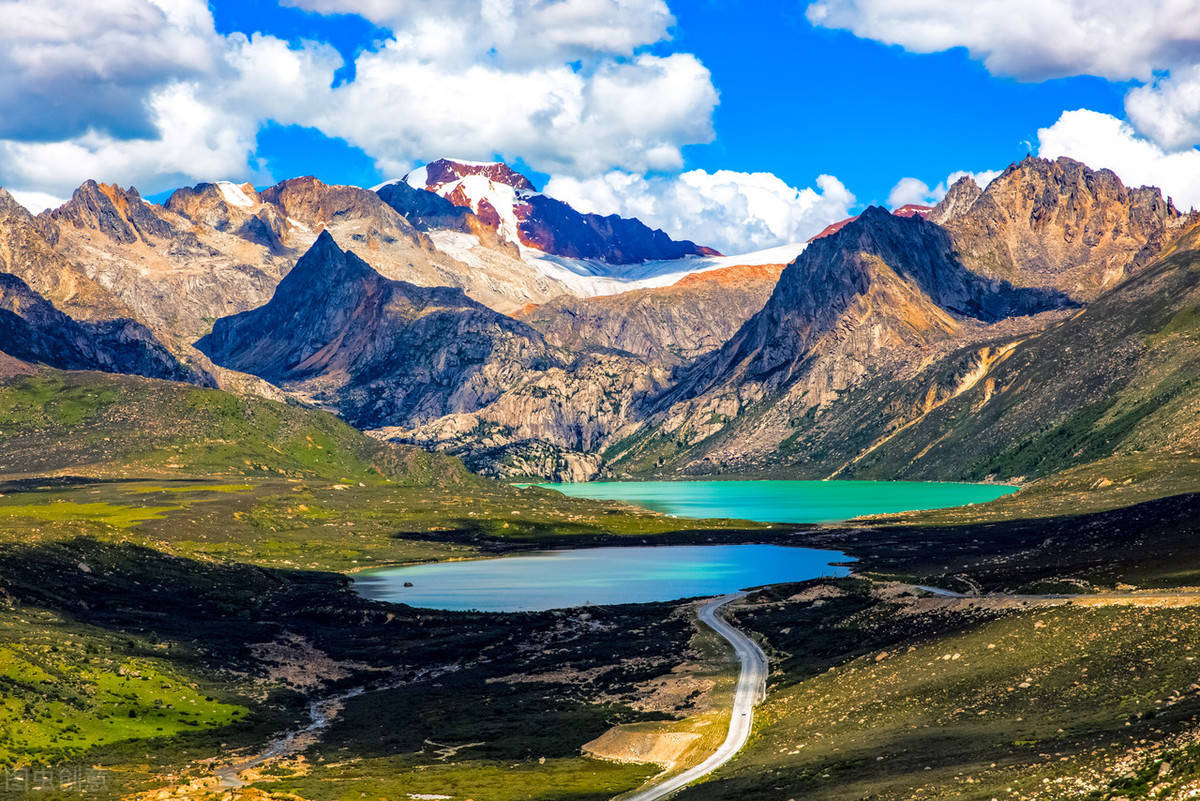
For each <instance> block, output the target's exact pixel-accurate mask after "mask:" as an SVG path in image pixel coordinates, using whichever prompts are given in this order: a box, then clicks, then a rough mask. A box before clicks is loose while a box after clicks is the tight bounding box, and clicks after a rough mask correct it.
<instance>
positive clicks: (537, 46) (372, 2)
mask: <svg viewBox="0 0 1200 801" xmlns="http://www.w3.org/2000/svg"><path fill="white" fill-rule="evenodd" d="M285 4H286V5H293V6H297V7H299V8H303V9H306V10H308V11H315V12H318V13H321V14H359V15H361V16H363V17H366V18H367V19H369V20H371V21H372V22H375V23H376V24H378V25H382V26H384V27H386V28H389V29H390V30H391V31H392V32H393V33H394V35H395V37H396V40H397V41H398V42H400V43H401V44H402V45H403V46H404V48H405V49H406V50H407V51H409V52H410V53H412V54H413V55H416V56H417V57H419V58H425V59H430V60H435V61H438V62H441V63H445V62H447V61H449V60H450V58H451V57H453V56H458V57H460V58H464V59H465V60H467V61H475V60H477V59H478V58H479V57H482V56H487V57H488V59H489V61H491V62H493V63H498V64H501V65H504V66H506V67H514V66H522V65H534V64H559V65H561V64H564V63H566V62H569V61H575V60H577V59H583V58H592V57H595V56H603V55H610V54H612V55H620V56H629V55H632V54H633V53H634V51H635V50H636V49H637V48H638V47H640V46H642V45H648V44H653V43H654V42H658V41H660V40H662V39H665V38H667V36H668V32H669V29H670V27H671V26H672V25H674V24H675V18H674V17H673V16H672V15H671V12H670V9H668V8H667V4H666V3H665V2H664V0H287V1H286V3H285Z"/></svg>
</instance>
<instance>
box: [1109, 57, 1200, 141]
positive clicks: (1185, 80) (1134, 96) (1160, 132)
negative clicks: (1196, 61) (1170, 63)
mask: <svg viewBox="0 0 1200 801" xmlns="http://www.w3.org/2000/svg"><path fill="white" fill-rule="evenodd" d="M1125 113H1126V114H1127V115H1128V116H1129V120H1130V122H1132V123H1133V124H1134V126H1135V127H1136V128H1137V129H1138V130H1139V131H1141V132H1142V133H1144V134H1145V135H1146V136H1149V137H1150V138H1151V139H1153V140H1154V141H1156V142H1158V143H1159V144H1160V145H1162V146H1163V147H1165V148H1168V149H1171V150H1181V149H1185V148H1190V147H1192V146H1193V145H1195V144H1197V143H1200V66H1191V67H1181V68H1178V69H1175V70H1173V71H1172V73H1171V75H1170V76H1168V77H1165V78H1162V79H1160V80H1158V81H1156V82H1155V83H1153V84H1148V85H1146V86H1139V87H1137V88H1135V89H1132V90H1130V92H1129V93H1128V94H1127V95H1126V96H1125Z"/></svg>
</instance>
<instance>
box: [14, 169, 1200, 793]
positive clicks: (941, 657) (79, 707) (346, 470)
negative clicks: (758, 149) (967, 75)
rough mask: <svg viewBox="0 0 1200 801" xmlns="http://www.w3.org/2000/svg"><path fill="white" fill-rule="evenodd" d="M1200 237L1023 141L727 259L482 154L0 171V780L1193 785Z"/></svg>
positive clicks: (280, 784) (162, 786)
mask: <svg viewBox="0 0 1200 801" xmlns="http://www.w3.org/2000/svg"><path fill="white" fill-rule="evenodd" d="M1198 222H1200V220H1198V219H1197V218H1196V216H1195V214H1194V213H1183V212H1180V211H1179V210H1178V209H1176V208H1175V206H1174V205H1172V203H1171V202H1170V201H1169V200H1167V199H1165V198H1164V197H1163V196H1162V193H1160V192H1158V191H1157V190H1155V189H1153V188H1146V187H1140V188H1130V187H1127V186H1126V185H1125V184H1124V183H1122V182H1121V180H1120V179H1119V178H1118V177H1117V176H1116V175H1115V174H1114V173H1112V172H1110V171H1107V170H1093V169H1091V168H1089V167H1087V166H1085V165H1083V164H1081V163H1079V162H1076V161H1072V160H1070V159H1056V160H1049V159H1037V158H1032V157H1031V158H1029V159H1025V160H1023V161H1020V162H1017V163H1014V164H1012V165H1011V166H1009V167H1008V168H1007V169H1006V170H1005V171H1003V172H1002V173H1000V174H999V175H998V176H997V177H995V178H993V179H992V180H991V181H990V182H989V183H987V185H986V186H979V185H977V184H976V183H974V181H973V179H971V178H969V177H968V178H964V179H962V180H961V181H959V182H958V183H955V184H954V185H953V186H952V187H951V188H950V190H949V191H948V193H947V194H946V196H945V198H944V199H943V200H942V201H941V202H940V203H938V204H937V205H936V206H925V205H920V204H910V205H906V206H902V207H897V208H896V209H895V210H894V212H892V211H888V210H887V209H884V208H882V207H879V206H870V207H868V208H866V209H864V210H863V211H862V213H861V214H858V215H856V216H855V217H853V218H851V219H847V220H845V221H841V222H838V223H835V224H834V225H831V226H829V228H828V229H826V230H825V231H824V232H822V233H821V234H820V235H818V236H817V237H814V238H812V239H811V240H810V241H808V242H801V243H797V244H795V245H789V246H784V247H782V248H772V249H768V250H765V251H757V252H751V253H746V254H741V255H722V254H720V253H718V252H717V251H716V250H714V249H713V248H711V247H707V246H705V245H703V244H698V243H695V242H691V241H687V240H682V239H673V238H671V237H670V236H668V235H667V234H665V233H663V232H662V231H658V230H655V229H653V228H651V227H650V226H647V225H645V224H643V223H642V222H640V221H639V220H636V219H632V218H622V217H616V216H601V215H597V214H592V213H584V212H579V211H576V210H575V209H574V208H572V207H571V206H570V205H568V204H567V203H565V202H563V201H561V200H558V199H556V198H554V197H551V196H549V195H548V194H545V193H542V192H538V191H537V189H536V188H535V185H534V183H533V181H532V180H530V178H528V177H527V176H525V175H523V174H522V173H521V172H520V171H518V170H516V169H514V168H513V167H511V166H509V165H506V164H503V163H499V162H495V163H492V162H474V161H459V160H451V159H441V160H438V161H434V162H430V163H429V164H428V165H426V166H425V167H421V168H417V169H415V170H413V171H412V172H410V173H408V174H407V175H406V176H405V177H404V178H402V179H398V180H395V181H388V182H385V183H384V184H381V185H379V186H377V187H376V188H375V189H365V188H361V187H354V186H337V185H332V184H326V183H324V182H322V181H319V180H317V179H316V178H311V177H307V178H305V177H301V178H293V179H289V180H285V181H282V182H278V183H276V184H274V185H272V186H264V187H255V186H253V185H248V184H247V185H235V184H232V183H229V182H214V183H201V184H197V185H195V186H191V187H183V188H180V189H178V190H176V191H174V192H173V193H170V194H169V195H168V196H167V198H166V199H165V200H164V201H163V202H162V203H161V204H160V203H153V202H148V201H145V200H144V199H143V198H142V197H141V195H140V194H139V193H138V192H137V190H135V189H133V188H132V187H130V188H126V189H122V188H121V187H118V186H115V185H110V184H102V183H98V182H95V181H88V182H86V183H84V184H83V185H82V186H80V187H79V189H78V190H77V191H76V192H75V193H74V195H73V196H72V198H71V199H70V200H69V201H67V202H66V203H65V204H64V205H62V206H61V207H59V208H57V209H53V210H49V211H46V212H43V213H41V214H38V215H33V214H30V213H29V212H27V211H26V210H25V209H24V208H22V207H20V206H19V205H18V204H16V203H15V202H14V201H12V200H11V198H10V197H9V196H8V195H7V194H5V193H0V607H2V610H3V614H0V627H2V628H3V631H4V636H3V641H2V642H0V653H2V656H0V710H3V712H0V767H2V768H3V769H4V770H6V771H7V773H6V776H7V777H8V779H9V781H7V782H6V783H5V785H4V790H5V794H6V797H22V798H25V797H31V798H45V799H47V801H49V799H54V798H61V797H64V794H66V793H71V792H74V791H75V790H74V789H73V788H74V787H76V785H70V786H63V785H62V784H61V782H59V781H58V780H57V779H53V780H51V779H47V776H52V777H53V776H58V777H60V778H61V776H62V775H63V771H75V774H72V775H76V774H77V775H78V777H80V778H78V781H80V782H81V781H83V778H82V777H83V776H84V775H85V769H86V771H90V773H87V775H89V776H91V777H92V778H93V779H94V780H95V782H99V779H100V778H101V777H102V778H103V785H104V786H103V787H93V788H92V789H91V790H89V794H91V795H94V796H95V797H99V798H113V799H118V798H120V799H138V801H158V800H159V799H166V798H186V799H197V800H199V799H214V800H215V799H220V801H252V800H253V801H268V800H276V799H278V800H282V799H285V798H286V799H304V800H305V801H335V800H336V801H341V800H342V799H346V801H355V799H361V798H384V799H389V801H390V800H391V799H406V798H416V799H430V798H437V799H453V800H455V801H461V800H462V799H468V798H470V799H475V800H476V801H509V799H511V800H512V801H518V800H524V799H536V800H537V801H562V800H563V799H572V801H589V800H591V799H595V800H596V801H601V800H602V799H611V798H632V799H637V798H651V797H654V798H657V797H664V796H662V793H664V792H667V790H666V789H663V788H669V789H670V792H671V793H675V794H674V795H671V797H672V798H680V799H691V798H696V799H707V798H713V799H717V798H755V799H757V798H779V799H780V800H781V801H784V800H785V799H788V798H800V797H804V798H831V799H832V798H839V799H840V798H848V797H855V798H858V797H871V798H880V799H891V798H895V799H901V798H905V799H907V798H963V799H976V798H979V799H987V798H1001V797H1003V798H1030V799H1032V798H1047V797H1053V798H1064V799H1066V798H1078V799H1088V801H1101V799H1104V800H1105V801H1107V800H1108V799H1112V800H1113V801H1115V800H1116V799H1118V798H1135V797H1154V798H1165V799H1174V798H1180V799H1182V798H1187V797H1190V795H1189V794H1191V793H1192V792H1193V791H1195V790H1196V788H1197V787H1200V778H1198V777H1200V748H1198V746H1197V739H1196V738H1197V736H1198V732H1200V729H1197V727H1196V716H1197V715H1200V695H1197V692H1198V690H1197V689H1196V685H1197V682H1200V672H1198V671H1200V668H1197V667H1195V664H1194V659H1195V655H1194V654H1192V646H1193V644H1194V642H1195V640H1196V634H1197V631H1198V630H1197V624H1198V622H1200V621H1198V619H1197V618H1196V613H1197V608H1198V607H1197V603H1198V600H1197V599H1198V598H1200V596H1198V595H1197V594H1196V593H1197V590H1196V588H1197V587H1200V552H1197V551H1196V549H1195V547H1194V542H1195V538H1196V535H1197V533H1198V532H1197V524H1196V522H1195V521H1196V520H1198V519H1200V518H1198V517H1197V515H1196V512H1197V504H1198V503H1200V500H1198V498H1200V494H1198V492H1200V469H1198V468H1197V465H1198V464H1200V461H1198V460H1197V453H1196V447H1195V446H1196V441H1195V440H1196V426H1195V420H1196V415H1195V414H1194V413H1193V412H1194V411H1195V408H1194V407H1195V406H1196V404H1197V402H1198V401H1197V398H1198V397H1200V396H1197V393H1196V392H1195V386H1194V383H1195V382H1194V374H1195V372H1196V369H1195V368H1196V359H1197V352H1196V348H1195V345H1196V338H1195V329H1196V325H1195V320H1194V318H1195V316H1196V315H1195V308H1194V307H1195V306H1196V304H1197V302H1198V301H1197V297H1196V286H1197V280H1196V279H1197V274H1196V268H1197V265H1198V264H1200V239H1197V234H1196V225H1197V223H1198ZM748 479H757V480H758V481H754V482H753V483H751V482H750V481H747V480H748ZM597 480H600V481H601V482H602V483H594V484H588V483H580V482H589V481H597ZM554 482H567V483H566V484H564V485H563V486H561V487H560V489H561V490H562V491H558V490H556V489H555V488H553V487H550V488H547V487H544V486H525V485H528V484H533V485H537V484H545V483H554ZM926 482H931V483H926ZM963 482H976V483H974V484H971V483H963ZM597 488H607V491H608V492H607V495H608V497H596V496H595V493H596V492H597ZM663 498H665V499H666V500H665V501H663ZM676 515H678V516H676ZM651 549H652V551H653V553H652V554H651V553H649V551H650V550H651ZM785 549H786V550H785ZM598 552H602V553H603V554H605V555H606V556H605V558H604V559H602V560H601V561H598V562H587V561H586V560H587V559H589V558H595V554H596V553H598ZM733 553H738V554H749V553H752V554H754V557H753V558H750V557H745V558H742V557H739V558H730V557H728V555H729V554H733ZM780 554H784V555H786V558H785V557H784V556H781V555H780ZM498 557H504V558H502V559H501V558H498ZM801 557H804V558H805V559H808V558H809V557H811V560H812V561H811V564H809V563H807V562H805V563H803V564H802V563H801V562H802V561H803V560H802V559H801ZM622 559H624V560H625V561H624V562H622ZM571 560H580V561H579V562H578V563H576V562H572V561H571ZM793 560H795V561H793ZM569 565H577V566H576V567H574V568H572V567H569ZM381 576H382V577H387V578H386V579H381V578H378V577H381ZM456 576H457V577H459V578H455V577H456ZM463 577H465V578H463ZM551 578H553V579H554V580H550V579H551ZM372 581H376V582H385V583H387V585H388V587H389V589H388V590H387V591H386V592H382V591H380V593H379V594H377V593H376V590H371V589H369V587H370V586H371V582H372ZM638 582H641V584H638ZM410 584H411V585H413V586H411V587H410V586H407V585H410ZM492 587H495V588H499V589H497V590H496V592H494V593H490V592H489V589H490V588H492ZM553 587H557V591H560V592H561V593H562V594H561V595H552V596H551V595H547V596H546V597H544V598H541V599H540V600H539V599H538V598H537V597H536V596H537V593H538V591H540V590H546V591H547V592H549V589H551V588H553ZM640 587H649V588H650V590H651V591H650V592H648V593H642V592H641V591H640V589H639V588H640ZM501 589H503V590H504V592H507V593H509V595H507V596H503V597H502V595H503V594H502V593H501ZM426 591H428V593H429V594H428V595H425V594H422V593H425V592H426ZM737 591H744V594H737V597H736V599H731V600H729V602H728V603H726V604H723V605H722V607H721V611H720V612H719V617H720V620H718V619H717V618H716V617H714V616H713V610H714V609H715V607H714V606H713V602H711V601H705V600H704V599H705V598H708V597H711V596H714V595H716V596H725V595H726V594H728V593H737ZM406 592H409V593H410V595H409V596H408V602H406V595H405V593H406ZM512 597H516V598H517V599H518V600H517V601H516V602H511V603H510V601H509V600H505V598H508V599H510V600H511V598H512ZM595 599H599V600H598V601H595ZM698 599H699V600H698ZM593 601H595V602H593ZM514 604H515V605H514ZM480 609H487V610H489V611H479V610H480ZM722 620H725V621H728V622H727V624H726V623H722V622H721V621H722ZM759 649H761V652H762V653H763V654H765V656H766V659H767V666H766V668H765V681H766V688H767V689H766V695H765V698H763V699H762V700H761V703H760V705H759V706H758V707H757V708H756V709H754V711H753V713H752V714H751V712H750V710H749V708H748V707H747V701H746V699H747V698H748V697H749V696H748V694H747V692H748V691H747V689H746V687H744V686H743V687H742V688H741V689H739V687H738V684H739V677H741V680H742V681H743V683H744V682H750V683H751V684H753V685H754V690H755V692H754V693H753V694H754V695H755V697H757V687H758V683H759V679H760V678H763V677H762V676H760V675H759V672H758V670H757V667H755V666H760V664H759V662H758V661H757V657H756V656H755V652H756V651H757V650H759ZM751 668H753V669H751ZM738 699H740V700H738ZM731 713H732V714H731ZM723 743H725V745H722V744H723ZM46 771H49V773H47V772H46ZM54 771H58V772H57V773H55V772H54ZM14 777H16V778H14ZM678 777H683V778H678ZM693 780H696V781H694V782H693ZM38 782H40V783H38ZM51 784H53V785H54V786H50V785H51Z"/></svg>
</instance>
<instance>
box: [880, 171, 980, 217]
mask: <svg viewBox="0 0 1200 801" xmlns="http://www.w3.org/2000/svg"><path fill="white" fill-rule="evenodd" d="M999 174H1000V171H999V170H981V171H979V172H968V171H966V170H956V171H954V172H952V173H950V174H949V175H947V176H946V179H945V180H943V181H941V182H939V183H938V185H937V186H935V187H933V188H932V189H931V188H930V187H929V184H927V183H925V182H924V181H922V180H921V179H919V178H901V179H900V180H899V181H897V182H896V185H895V186H893V187H892V191H891V192H890V193H889V194H888V200H887V202H888V206H889V207H890V208H893V209H895V208H899V207H900V206H903V205H906V204H908V203H914V204H916V205H918V206H935V205H937V204H938V203H940V202H941V200H942V198H944V197H945V196H946V192H947V191H949V189H950V187H951V186H954V183H955V181H957V180H958V179H959V178H962V177H963V176H964V175H969V176H971V178H972V179H973V180H974V181H975V183H977V184H979V186H980V188H983V187H986V186H987V185H988V184H990V183H991V182H992V179H993V178H995V177H996V176H997V175H999Z"/></svg>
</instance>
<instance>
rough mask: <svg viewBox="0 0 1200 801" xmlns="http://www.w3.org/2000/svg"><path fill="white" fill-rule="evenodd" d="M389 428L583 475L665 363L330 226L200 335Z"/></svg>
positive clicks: (369, 424)
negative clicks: (410, 277)
mask: <svg viewBox="0 0 1200 801" xmlns="http://www.w3.org/2000/svg"><path fill="white" fill-rule="evenodd" d="M197 347H198V348H200V350H202V351H203V352H205V353H207V354H208V355H209V356H210V357H211V358H212V359H213V361H214V362H216V363H217V364H220V365H222V366H225V367H230V368H233V369H236V370H242V371H245V372H248V373H252V374H254V375H257V376H260V377H262V378H265V379H267V380H269V381H271V382H273V383H275V384H276V385H278V386H280V387H282V388H283V389H285V390H286V391H288V392H291V393H293V394H295V395H296V396H298V397H302V398H307V399H311V400H314V401H316V402H318V403H320V404H322V405H323V406H326V407H327V408H330V409H333V410H336V411H337V412H338V413H339V414H340V415H341V416H342V417H344V418H345V419H346V420H348V421H349V422H351V423H352V424H354V425H356V426H358V427H360V428H364V429H378V433H379V434H380V435H381V436H389V437H394V438H398V439H401V440H403V441H410V442H418V443H420V444H423V445H426V446H428V447H432V448H438V449H447V450H450V451H451V452H453V453H456V454H458V455H461V456H462V457H463V458H464V459H465V460H467V462H468V464H469V465H471V466H473V467H476V468H478V469H482V470H487V471H490V472H497V473H508V472H510V471H516V472H519V473H521V474H524V473H525V471H526V470H527V469H528V464H529V460H530V459H533V460H534V461H535V462H536V463H537V464H539V465H549V467H548V468H547V469H548V470H550V472H552V473H553V472H561V471H564V470H565V471H568V472H569V473H570V474H571V475H573V476H576V477H579V476H587V475H590V474H591V473H593V472H594V468H595V466H596V464H595V462H596V461H597V460H595V459H593V460H591V461H590V462H587V463H580V462H578V460H577V459H576V458H575V456H572V455H571V454H576V455H578V454H579V453H582V452H593V453H594V452H595V450H596V449H597V448H598V447H599V445H600V444H601V443H602V442H603V441H604V439H605V437H607V436H608V435H609V434H610V433H611V432H612V431H613V430H614V429H615V428H616V427H619V426H620V425H622V424H624V422H625V420H626V418H627V416H628V410H629V408H630V407H631V406H632V404H633V402H634V401H635V399H636V398H638V397H641V396H642V395H645V394H649V393H651V392H655V391H658V390H660V389H661V387H662V383H663V381H664V380H665V377H666V376H665V371H661V370H658V371H656V370H654V369H653V368H651V367H649V366H647V365H646V364H645V363H644V362H642V361H640V360H638V359H635V358H633V357H630V356H626V355H621V354H616V353H606V352H582V353H568V352H567V351H564V350H561V349H558V348H555V347H553V346H551V345H548V344H547V343H546V341H545V340H544V338H543V337H542V336H541V335H540V334H539V333H538V332H537V331H535V330H534V329H533V328H531V327H529V326H528V325H526V324H525V323H522V322H519V321H517V320H514V319H512V318H509V317H505V316H504V315H502V314H499V313H497V312H495V311H492V310H491V309H489V308H487V307H486V306H483V305H482V304H480V303H477V302H475V301H473V300H471V299H470V298H468V297H467V296H466V295H464V294H463V293H462V292H461V291H460V290H458V289H452V288H447V287H434V288H426V287H418V286H415V285H412V284H408V283H405V282H401V281H392V280H389V279H387V278H384V277H383V276H381V275H380V274H379V273H378V272H376V271H375V270H374V269H372V268H371V266H370V265H368V264H367V263H366V262H364V261H363V260H362V259H360V258H358V257H357V256H356V255H355V254H354V253H352V252H346V251H342V250H341V249H340V248H339V247H338V246H337V244H336V243H335V242H334V241H333V238H332V237H331V236H330V235H328V234H327V233H323V234H321V236H320V237H318V239H317V242H316V243H315V244H314V245H313V247H312V249H311V250H310V251H309V252H308V253H307V254H305V256H304V257H303V258H301V259H300V261H299V262H297V264H296V267H295V268H294V269H293V270H292V271H291V272H290V273H288V275H287V277H286V278H285V279H284V280H283V281H281V282H280V284H279V287H278V288H277V290H276V292H275V295H274V296H273V297H272V299H271V301H270V302H269V303H267V304H266V305H264V306H262V307H260V308H258V309H254V310H252V311H248V312H243V313H241V314H238V315H234V316H232V317H229V318H224V319H221V320H218V321H217V323H216V324H215V325H214V326H213V331H212V333H211V334H209V335H208V336H206V337H204V338H203V339H202V340H201V341H200V342H198V343H197Z"/></svg>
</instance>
